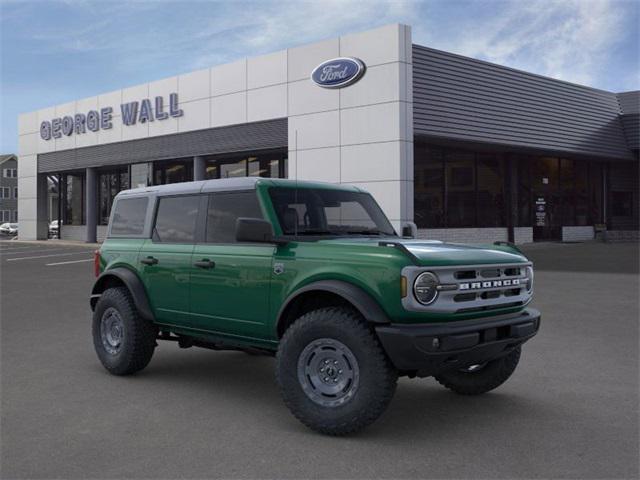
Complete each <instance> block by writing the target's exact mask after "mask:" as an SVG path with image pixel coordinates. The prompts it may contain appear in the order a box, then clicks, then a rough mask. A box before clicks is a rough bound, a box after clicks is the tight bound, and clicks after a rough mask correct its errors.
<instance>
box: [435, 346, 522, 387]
mask: <svg viewBox="0 0 640 480" xmlns="http://www.w3.org/2000/svg"><path fill="white" fill-rule="evenodd" d="M520 353H521V350H520V347H518V348H516V349H515V350H513V351H512V352H511V353H509V354H508V355H505V356H504V357H500V358H497V359H495V360H492V361H490V362H488V363H487V364H486V365H484V366H483V367H482V368H481V369H480V370H478V371H475V372H465V371H462V370H455V371H452V372H446V373H442V374H440V375H436V376H435V379H436V380H437V381H438V383H440V384H441V385H443V386H445V387H447V388H448V389H449V390H452V391H454V392H456V393H459V394H461V395H480V394H482V393H487V392H489V391H491V390H493V389H495V388H498V387H499V386H500V385H502V384H503V383H504V382H506V381H507V380H508V379H509V377H510V376H511V375H512V374H513V372H514V370H515V369H516V367H517V366H518V361H519V360H520Z"/></svg>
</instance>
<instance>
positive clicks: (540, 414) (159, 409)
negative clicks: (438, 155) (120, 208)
mask: <svg viewBox="0 0 640 480" xmlns="http://www.w3.org/2000/svg"><path fill="white" fill-rule="evenodd" d="M526 251H527V253H528V254H529V255H530V256H531V258H532V259H533V260H534V262H535V264H536V287H535V288H536V298H535V302H534V303H535V305H534V306H535V307H536V308H538V309H540V310H541V311H542V312H543V324H542V329H541V332H540V334H539V335H538V336H537V337H536V338H534V339H533V340H532V341H531V342H530V343H528V344H527V345H526V346H525V348H524V351H523V356H522V359H521V362H520V365H519V367H518V370H517V371H516V373H515V374H514V376H513V377H512V378H511V379H510V380H509V381H508V382H507V383H506V384H505V385H503V386H502V387H501V388H499V389H498V390H496V391H494V392H492V393H489V394H487V395H484V396H482V397H476V398H467V397H461V396H457V395H455V394H453V393H450V392H449V391H447V390H445V389H444V388H442V387H440V386H439V385H438V384H437V383H436V382H435V381H434V380H432V379H423V380H409V379H402V380H401V382H400V384H399V387H398V390H397V393H396V396H395V398H394V400H393V402H392V403H391V406H390V408H389V410H388V411H387V412H386V413H385V415H384V416H383V417H382V418H381V419H380V420H379V421H378V422H377V423H375V424H374V425H373V426H372V427H370V428H369V429H367V430H366V431H364V432H362V433H361V434H358V435H356V436H352V437H347V438H330V437H323V436H321V435H318V434H315V433H313V432H311V431H309V430H307V429H306V428H305V427H304V426H302V425H301V424H299V423H298V421H297V420H295V419H294V418H293V417H292V416H291V415H290V414H289V412H288V411H287V409H286V408H285V406H284V405H283V403H282V402H281V400H280V398H279V395H278V392H277V390H276V387H275V384H274V372H273V360H272V359H271V358H267V357H253V356H249V355H246V354H243V353H235V352H233V353H232V352H229V353H227V352H222V353H221V352H213V351H208V350H201V349H195V348H192V349H188V350H180V349H179V348H178V347H177V345H175V344H173V343H171V344H167V343H161V345H160V346H159V348H158V349H157V350H156V353H155V356H154V358H153V360H152V361H151V364H150V365H149V367H147V369H146V370H144V371H143V372H141V373H140V374H138V375H135V376H132V377H126V378H124V377H114V376H110V375H109V374H107V373H106V371H105V370H104V369H103V368H102V366H101V365H100V364H99V362H98V360H97V358H96V356H95V354H94V352H93V347H92V344H91V338H90V312H89V307H88V294H89V290H90V287H91V284H92V278H93V277H92V267H93V265H92V263H91V255H92V248H90V247H85V246H68V245H60V244H58V243H55V242H49V243H47V244H44V245H43V244H28V243H20V242H14V241H10V242H0V269H1V270H0V275H1V284H0V286H1V290H2V292H1V301H2V304H1V306H0V307H1V317H2V320H1V331H0V333H1V357H0V360H1V367H0V368H1V370H0V373H1V377H2V378H1V387H2V390H1V397H2V399H1V402H2V403H1V409H0V413H1V422H2V423H1V430H0V435H1V438H0V440H1V441H0V444H1V449H2V450H1V468H2V470H1V471H0V477H1V478H3V479H12V478H78V479H81V478H82V479H88V478H112V479H113V478H214V477H215V478H220V477H223V478H425V477H431V478H581V479H584V478H637V477H638V474H639V472H638V451H639V443H638V413H639V412H638V387H639V385H638V382H639V380H638V378H639V369H638V353H639V352H638V324H639V320H638V318H639V312H638V292H639V283H638V245H637V244H635V245H634V244H618V245H603V244H595V243H591V244H580V245H565V244H545V245H541V244H537V245H533V246H531V247H529V248H528V249H526Z"/></svg>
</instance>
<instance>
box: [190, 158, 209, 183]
mask: <svg viewBox="0 0 640 480" xmlns="http://www.w3.org/2000/svg"><path fill="white" fill-rule="evenodd" d="M206 169H207V162H206V161H205V159H204V157H193V180H194V181H196V180H205V178H206Z"/></svg>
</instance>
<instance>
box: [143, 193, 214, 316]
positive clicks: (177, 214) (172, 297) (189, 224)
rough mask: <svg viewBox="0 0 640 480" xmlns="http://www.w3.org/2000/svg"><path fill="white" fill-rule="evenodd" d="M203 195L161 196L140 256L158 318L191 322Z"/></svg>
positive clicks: (144, 276)
mask: <svg viewBox="0 0 640 480" xmlns="http://www.w3.org/2000/svg"><path fill="white" fill-rule="evenodd" d="M203 198H204V199H206V197H203V196H200V195H178V196H168V197H160V198H159V199H158V203H157V205H156V214H155V219H154V226H153V229H152V237H151V239H147V240H146V241H145V243H144V245H143V246H142V249H141V251H140V254H139V256H138V262H139V263H140V269H141V274H142V275H141V276H142V279H143V282H144V284H145V287H146V290H147V295H148V297H149V301H150V303H151V308H152V309H153V311H154V313H155V316H156V321H157V322H158V323H163V324H170V325H181V326H184V325H187V324H188V323H189V290H190V287H189V275H190V273H191V256H192V255H193V249H194V243H195V239H196V229H197V227H196V226H197V218H198V211H199V207H200V202H201V199H203Z"/></svg>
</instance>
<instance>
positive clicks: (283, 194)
mask: <svg viewBox="0 0 640 480" xmlns="http://www.w3.org/2000/svg"><path fill="white" fill-rule="evenodd" d="M269 195H270V196H271V202H272V203H273V208H274V209H275V211H276V215H277V216H278V221H279V223H280V227H281V228H282V233H283V235H338V236H345V235H394V236H395V234H396V233H395V232H394V230H393V227H392V226H391V224H390V223H389V220H387V217H385V215H384V213H383V212H382V210H381V209H380V207H379V206H378V204H377V203H376V201H375V200H374V199H373V198H372V197H371V195H369V194H368V193H361V192H348V191H344V190H325V189H320V188H299V189H297V188H281V187H277V188H270V189H269Z"/></svg>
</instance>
